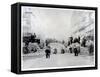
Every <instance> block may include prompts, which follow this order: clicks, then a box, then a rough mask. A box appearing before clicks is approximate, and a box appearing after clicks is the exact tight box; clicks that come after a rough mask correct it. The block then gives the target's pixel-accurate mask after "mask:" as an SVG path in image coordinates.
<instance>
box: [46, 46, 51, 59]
mask: <svg viewBox="0 0 100 77" xmlns="http://www.w3.org/2000/svg"><path fill="white" fill-rule="evenodd" d="M50 53H51V50H50V47H49V46H47V48H46V50H45V54H46V58H50Z"/></svg>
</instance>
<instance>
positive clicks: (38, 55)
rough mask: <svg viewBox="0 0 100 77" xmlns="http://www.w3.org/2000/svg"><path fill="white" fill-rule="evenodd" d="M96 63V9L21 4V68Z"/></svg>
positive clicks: (54, 67)
mask: <svg viewBox="0 0 100 77" xmlns="http://www.w3.org/2000/svg"><path fill="white" fill-rule="evenodd" d="M78 67H95V10H87V9H86V10H85V9H84V10H83V9H67V8H66V9H65V8H50V7H36V6H35V7H32V6H22V7H21V70H22V71H26V70H43V69H59V68H78Z"/></svg>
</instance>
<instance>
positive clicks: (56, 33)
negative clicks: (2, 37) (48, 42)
mask: <svg viewBox="0 0 100 77" xmlns="http://www.w3.org/2000/svg"><path fill="white" fill-rule="evenodd" d="M78 12H79V15H82V14H81V13H82V12H83V11H78ZM84 12H85V11H84ZM73 13H75V10H73V9H58V8H43V7H25V6H24V7H22V27H23V28H22V29H23V32H27V31H28V32H32V33H36V34H37V35H40V36H41V37H43V38H55V39H58V40H62V39H66V38H67V37H69V36H71V35H72V32H73V30H74V27H73V24H75V22H77V20H78V21H79V20H80V18H77V16H74V15H76V14H73ZM72 18H73V19H72Z"/></svg>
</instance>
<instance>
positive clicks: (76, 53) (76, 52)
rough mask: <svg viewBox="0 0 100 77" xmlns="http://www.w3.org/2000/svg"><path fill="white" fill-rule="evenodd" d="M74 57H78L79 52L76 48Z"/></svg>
mask: <svg viewBox="0 0 100 77" xmlns="http://www.w3.org/2000/svg"><path fill="white" fill-rule="evenodd" d="M74 55H75V56H78V50H77V48H76V47H75V48H74Z"/></svg>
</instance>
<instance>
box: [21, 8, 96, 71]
mask: <svg viewBox="0 0 100 77" xmlns="http://www.w3.org/2000/svg"><path fill="white" fill-rule="evenodd" d="M23 7H33V6H21V25H22V14H23V10H22V8H23ZM38 8H41V7H38ZM43 8H45V7H43ZM48 8H49V7H48ZM46 9H47V8H46ZM49 9H50V8H49ZM52 9H53V8H52ZM54 9H60V8H54ZM62 9H63V8H61V10H62ZM69 10H70V9H69ZM72 10H76V9H72ZM77 10H80V11H81V9H77ZM84 11H85V10H84ZM89 11H90V10H89ZM92 11H94V10H92ZM95 18H96V17H95ZM94 20H95V19H94ZM22 33H23V31H22V26H21V71H28V70H30V71H31V70H45V69H61V68H80V67H95V25H94V65H82V66H66V67H46V68H27V69H23V67H22V64H23V57H22V51H23V48H22V47H23V44H22V40H23V38H22Z"/></svg>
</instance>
